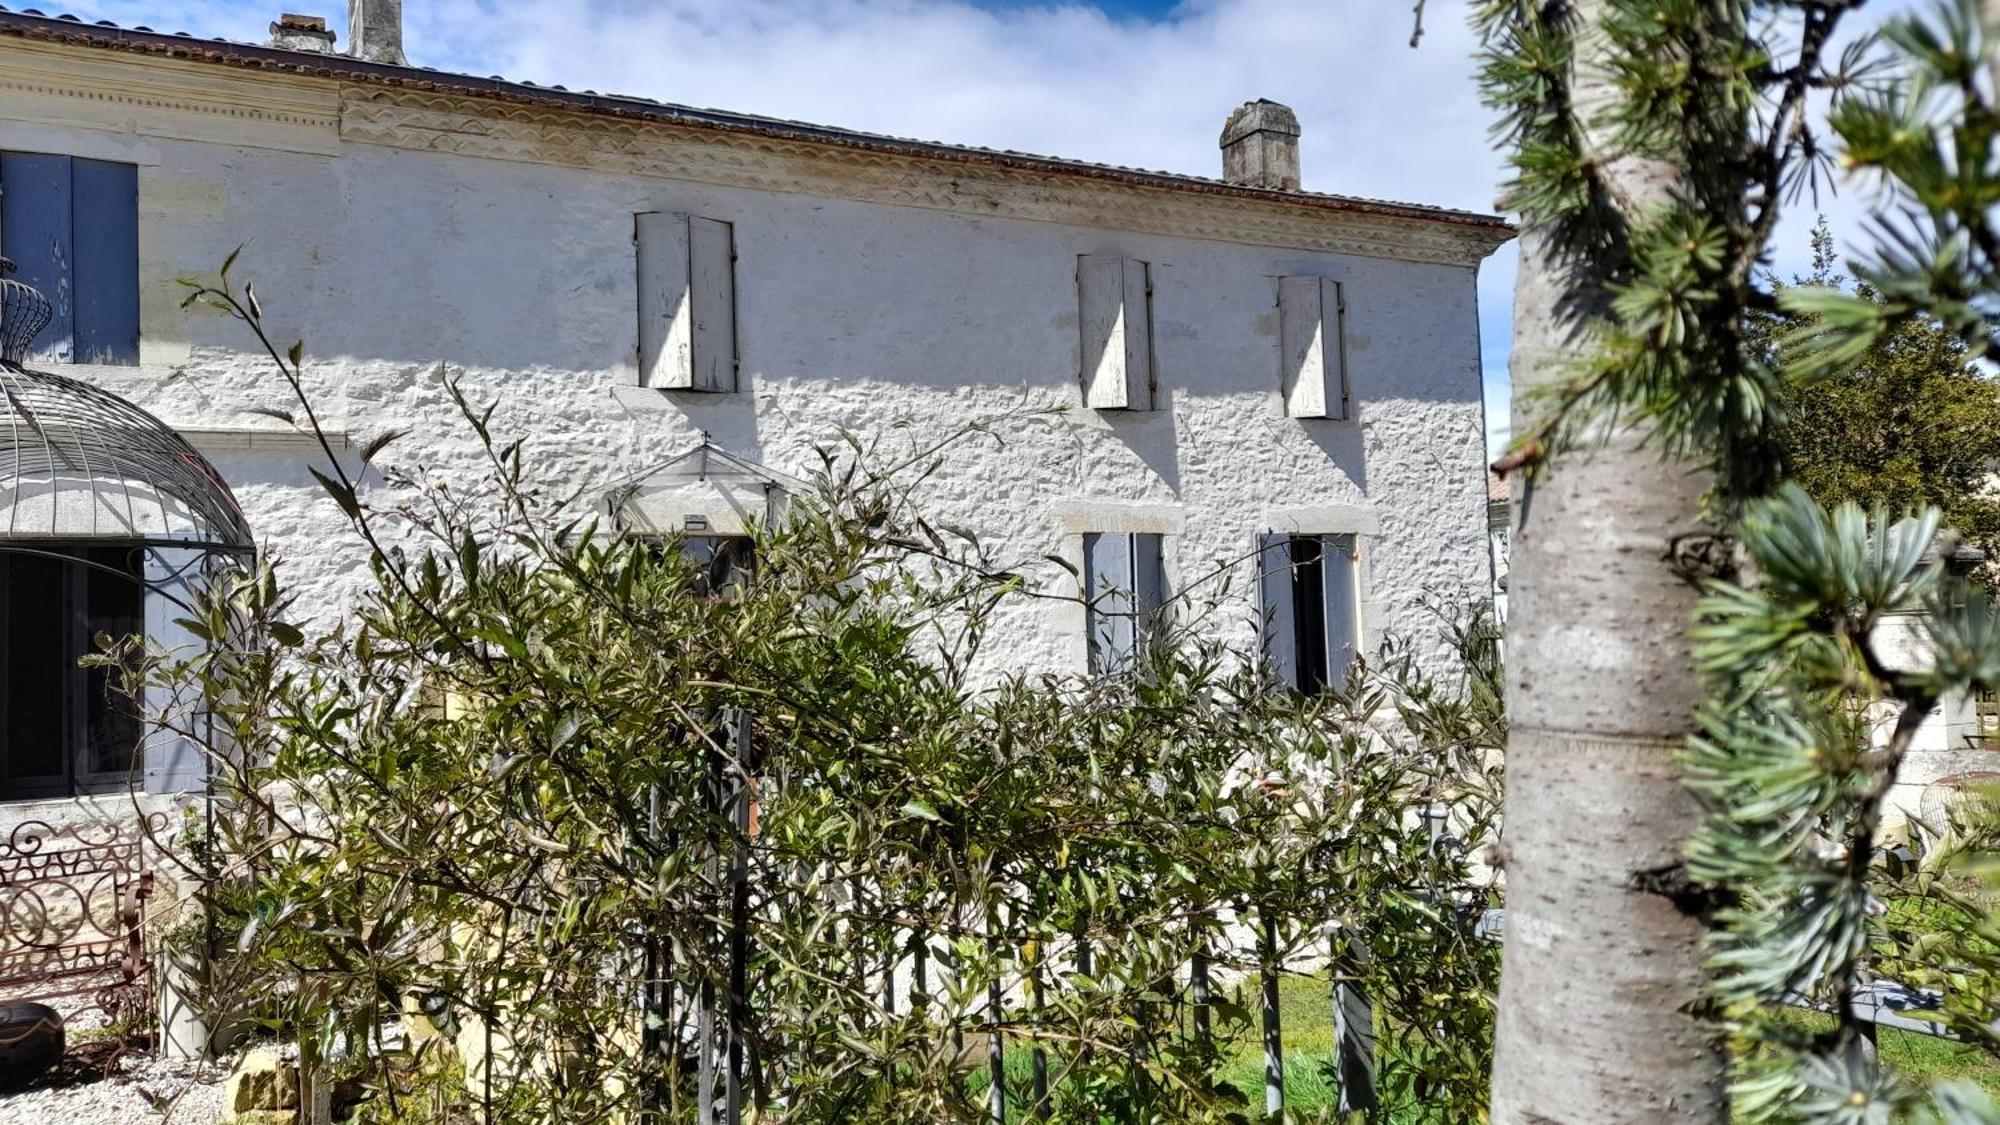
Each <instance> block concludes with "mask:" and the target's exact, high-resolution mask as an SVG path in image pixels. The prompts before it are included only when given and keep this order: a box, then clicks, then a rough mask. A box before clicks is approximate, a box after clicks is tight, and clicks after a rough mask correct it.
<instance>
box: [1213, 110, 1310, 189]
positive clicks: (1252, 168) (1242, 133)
mask: <svg viewBox="0 0 2000 1125" xmlns="http://www.w3.org/2000/svg"><path fill="white" fill-rule="evenodd" d="M1222 178H1223V179H1225V180H1227V181H1229V182H1230V183H1232V184H1242V185H1243V186H1245V187H1261V188H1277V189H1278V190H1280V191H1297V190H1299V119H1298V117H1297V116H1296V115H1294V114H1293V113H1292V110H1291V107H1290V106H1283V105H1279V104H1278V103H1277V102H1267V101H1265V100H1264V99H1262V98H1258V99H1257V100H1256V101H1254V102H1244V103H1243V104H1242V105H1240V106H1238V107H1237V108H1236V112H1235V113H1232V114H1230V115H1229V123H1228V124H1226V125H1224V126H1223V127H1222Z"/></svg>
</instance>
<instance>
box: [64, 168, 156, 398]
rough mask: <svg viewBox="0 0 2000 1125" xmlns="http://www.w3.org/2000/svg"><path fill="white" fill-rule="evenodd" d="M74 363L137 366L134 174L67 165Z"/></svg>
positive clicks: (136, 192) (136, 196)
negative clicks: (70, 191)
mask: <svg viewBox="0 0 2000 1125" xmlns="http://www.w3.org/2000/svg"><path fill="white" fill-rule="evenodd" d="M71 179H72V184H73V192H74V194H73V195H72V196H71V199H72V207H71V214H72V216H73V230H72V234H71V239H70V241H71V245H72V247H73V250H74V253H75V258H76V263H75V274H76V344H75V355H76V361H77V362H78V363H115V364H135V363H138V362H139V169H138V168H137V167H135V166H134V165H131V164H115V163H112V162H110V161H107V160H84V159H81V158H79V159H77V160H74V161H72V162H71Z"/></svg>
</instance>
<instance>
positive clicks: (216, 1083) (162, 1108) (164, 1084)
mask: <svg viewBox="0 0 2000 1125" xmlns="http://www.w3.org/2000/svg"><path fill="white" fill-rule="evenodd" d="M226 1073H227V1071H226V1069H225V1068H223V1067H220V1066H217V1065H215V1064H213V1063H206V1064H204V1063H197V1062H176V1061H169V1060H166V1059H158V1058H154V1057H153V1056H151V1055H144V1054H132V1055H127V1056H126V1057H125V1058H124V1059H123V1060H121V1061H120V1064H119V1069H118V1071H117V1072H116V1073H113V1074H112V1075H111V1076H109V1077H106V1076H105V1075H104V1070H103V1065H102V1063H101V1062H98V1061H94V1060H92V1059H90V1058H88V1057H85V1055H84V1052H80V1051H72V1052H71V1053H70V1055H69V1057H68V1058H66V1059H64V1060H63V1065H62V1066H60V1067H58V1068H57V1069H56V1070H54V1071H51V1072H50V1073H49V1074H48V1075H46V1076H44V1077H43V1078H42V1080H41V1081H39V1082H37V1083H35V1084H34V1085H33V1086H30V1087H28V1088H27V1089H25V1090H19V1091H16V1092H14V1093H9V1094H0V1125H153V1123H155V1122H173V1123H175V1125H212V1123H213V1122H214V1121H215V1119H216V1118H217V1117H219V1116H221V1113H222V1080H223V1078H224V1077H225V1075H226Z"/></svg>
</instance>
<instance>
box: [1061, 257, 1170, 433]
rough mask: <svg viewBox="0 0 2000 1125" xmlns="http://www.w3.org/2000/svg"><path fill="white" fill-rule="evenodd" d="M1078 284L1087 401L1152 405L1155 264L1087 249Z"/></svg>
mask: <svg viewBox="0 0 2000 1125" xmlns="http://www.w3.org/2000/svg"><path fill="white" fill-rule="evenodd" d="M1076 289H1077V305H1078V309H1077V316H1078V321H1079V323H1080V324H1081V325H1082V326H1083V404H1084V405H1085V406H1089V407H1093V408H1095V409H1098V410H1151V409H1153V403H1154V390H1155V386H1154V383H1155V380H1154V374H1153V272H1152V267H1151V266H1149V265H1147V264H1146V263H1145V262H1139V261H1134V260H1132V259H1131V258H1113V257H1107V256H1105V255H1101V254H1085V255H1083V256H1082V257H1080V258H1078V259H1077V260H1076Z"/></svg>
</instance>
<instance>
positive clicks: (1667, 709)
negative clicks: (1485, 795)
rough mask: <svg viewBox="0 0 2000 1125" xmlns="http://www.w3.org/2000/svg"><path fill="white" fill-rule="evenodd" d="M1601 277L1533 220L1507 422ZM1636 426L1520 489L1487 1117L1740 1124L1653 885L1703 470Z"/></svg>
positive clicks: (1684, 821)
mask: <svg viewBox="0 0 2000 1125" xmlns="http://www.w3.org/2000/svg"><path fill="white" fill-rule="evenodd" d="M1604 6H1605V3H1604V0H1585V2H1582V3H1579V4H1578V5H1577V18H1578V20H1579V36H1578V46H1577V65H1576V70H1575V73H1574V74H1573V75H1572V89H1573V93H1574V99H1575V102H1576V104H1577V105H1578V106H1579V107H1580V110H1579V112H1580V113H1582V114H1584V115H1585V118H1586V120H1589V119H1590V114H1591V113H1592V108H1593V107H1601V106H1602V105H1604V104H1605V102H1604V99H1606V98H1611V97H1615V96H1616V93H1615V91H1613V90H1612V89H1611V88H1610V84H1609V83H1608V81H1606V80H1605V78H1604V70H1603V64H1602V59H1603V55H1604V47H1603V45H1602V41H1601V39H1600V38H1599V37H1597V36H1596V35H1594V34H1592V32H1591V29H1592V28H1593V27H1595V26H1596V23H1597V21H1598V20H1599V19H1600V18H1601V17H1602V14H1603V9H1604ZM1589 132H1590V130H1588V129H1587V130H1586V133H1589ZM1594 139H1595V138H1592V137H1588V136H1587V137H1586V147H1587V148H1599V149H1600V153H1599V155H1600V156H1602V157H1603V159H1600V161H1599V162H1598V167H1599V168H1600V171H1601V174H1602V175H1603V177H1604V179H1605V180H1606V186H1607V187H1608V188H1609V189H1610V193H1611V196H1612V198H1613V199H1614V200H1615V201H1616V203H1617V206H1618V207H1619V208H1620V209H1621V210H1623V211H1624V212H1625V213H1626V214H1627V215H1628V216H1636V215H1637V214H1639V213H1641V212H1642V211H1644V210H1646V209H1647V208H1650V207H1653V206H1657V205H1659V204H1661V203H1664V202H1665V201H1666V200H1667V198H1668V195H1669V193H1670V191H1671V189H1672V188H1673V186H1674V184H1675V182H1676V180H1677V179H1678V178H1679V169H1677V168H1675V167H1674V166H1673V165H1672V164H1671V163H1668V162H1662V161H1660V160H1657V159H1649V160H1640V159H1633V158H1629V157H1617V156H1613V155H1610V154H1605V153H1602V152H1601V146H1598V145H1592V144H1591V143H1590V141H1591V140H1594ZM1594 264H1595V263H1594ZM1601 284H1602V278H1601V277H1595V276H1591V274H1590V272H1589V269H1588V268H1586V269H1582V270H1579V269H1578V268H1576V267H1575V266H1574V265H1573V264H1570V263H1565V262H1563V261H1561V260H1559V259H1558V257H1557V256H1556V254H1555V253H1554V251H1553V249H1552V247H1551V244H1550V239H1549V237H1548V232H1546V231H1544V230H1538V229H1534V228H1532V227H1531V228H1530V229H1528V230H1526V231H1524V233H1523V235H1522V239H1521V272H1520V279H1519V282H1518V284H1517V286H1516V288H1515V294H1514V346H1513V353H1512V357H1511V362H1510V367H1511V373H1512V377H1513V384H1514V411H1515V414H1514V417H1515V419H1516V424H1517V425H1524V424H1532V418H1530V417H1528V415H1529V413H1530V410H1531V408H1532V404H1531V403H1530V401H1529V399H1528V396H1529V395H1530V394H1531V393H1532V392H1533V391H1534V389H1535V388H1536V387H1538V386H1543V385H1547V384H1550V383H1555V382H1559V381H1561V380H1563V379H1564V378H1566V377H1567V376H1568V375H1569V374H1570V373H1571V372H1572V371H1573V370H1574V368H1573V366H1572V363H1573V360H1574V358H1575V356H1576V354H1577V352H1578V350H1579V349H1580V348H1582V347H1585V346H1587V345H1586V344H1585V342H1584V341H1583V340H1582V338H1581V336H1580V333H1579V329H1580V328H1581V327H1582V323H1583V322H1584V321H1585V320H1587V318H1588V317H1589V316H1591V315H1595V314H1594V313H1593V311H1592V310H1595V309H1601V308H1602V290H1601ZM1559 310H1561V311H1559ZM1644 438H1645V433H1644V430H1643V428H1640V427H1624V428H1620V429H1617V430H1615V431H1610V432H1607V431H1605V430H1602V429H1600V430H1598V431H1596V432H1594V433H1593V434H1592V435H1591V439H1593V440H1587V441H1586V442H1585V443H1583V445H1582V446H1581V447H1580V448H1578V449H1577V450H1576V451H1575V452H1571V453H1568V454H1565V455H1564V456H1562V457H1561V458H1560V459H1559V460H1558V462H1557V463H1556V464H1555V465H1554V466H1553V467H1552V468H1551V469H1550V470H1549V471H1548V473H1547V474H1546V475H1545V476H1544V477H1543V478H1542V479H1540V480H1539V481H1537V482H1536V483H1535V485H1534V487H1533V488H1532V489H1525V488H1524V487H1523V485H1522V483H1521V482H1520V481H1519V480H1518V479H1517V480H1516V482H1515V485H1514V501H1515V503H1514V509H1515V513H1516V517H1515V527H1514V540H1513V557H1512V568H1511V572H1510V579H1509V580H1510V583H1511V586H1512V589H1511V590H1510V591H1509V595H1508V600H1509V621H1508V625H1509V636H1508V642H1507V679H1508V717H1509V723H1510V730H1511V733H1510V735H1509V738H1508V745H1507V808H1506V821H1505V823H1506V838H1505V870H1506V877H1507V931H1506V934H1507V936H1506V947H1505V951H1504V954H1503V958H1502V971H1501V980H1500V1000H1499V1026H1498V1029H1497V1040H1496V1043H1495V1053H1494V1071H1493V1101H1492V1113H1491V1117H1492V1120H1493V1121H1494V1122H1495V1123H1496V1125H1545V1123H1561V1125H1606V1123H1614V1122H1723V1121H1727V1120H1728V1112H1729V1100H1728V1093H1727V1089H1726V1057H1725V1055H1724V1052H1723V1045H1722V1042H1721V1040H1720V1037H1719V1035H1718V1033H1717V1030H1716V1028H1715V1027H1714V1026H1713V1025H1711V1024H1708V1023H1705V1022H1704V1021H1703V1020H1702V1019H1700V1018H1698V1015H1697V1013H1698V1012H1699V1011H1700V1010H1701V1008H1702V1000H1703V996H1704V990H1705V984H1706V977H1705V974H1704V973H1703V971H1702V968H1701V949H1700V942H1701V939H1702V935H1703V932H1704V929H1705V926H1704V923H1703V920H1702V919H1701V918H1699V917H1697V916H1695V915H1693V914H1691V913H1688V912H1686V911H1684V910H1683V909H1681V908H1680V907H1678V906H1677V905H1676V903H1675V901H1674V899H1672V898H1671V897H1669V896H1668V895H1667V894H1665V893H1662V892H1663V890H1665V889H1669V888H1670V887H1671V884H1672V876H1673V875H1674V874H1675V873H1677V872H1678V870H1679V866H1678V865H1679V864H1680V861H1681V848H1682V845H1683V842H1684V841H1685V840H1686V838H1687V836H1688V834H1689V832H1690V831H1691V830H1692V828H1693V827H1694V824H1695V821H1696V818H1697V808H1696V806H1695V803H1694V801H1693V799H1692V798H1691V797H1690V795H1689V794H1688V792H1687V791H1686V790H1685V789H1684V788H1683V787H1682V785H1681V782H1680V779H1679V775H1678V770H1677V768H1676V765H1675V760H1674V759H1675V755H1676V753H1677V751H1678V750H1679V748H1680V746H1681V745H1682V743H1683V740H1684V739H1685V737H1686V735H1687V733H1688V731H1689V730H1690V728H1691V726H1692V722H1693V715H1694V709H1695V705H1696V702H1697V700H1698V698H1699V694H1700V689H1699V685H1698V683H1697V680H1696V677H1695V674H1694V670H1693V663H1692V660H1691V658H1690V648H1689V640H1688V636H1687V632H1688V627H1689V625H1690V624H1691V621H1692V615H1693V610H1694V604H1695V599H1696V596H1697V591H1696V589H1695V587H1694V586H1693V584H1692V583H1691V582H1689V581H1687V580H1685V579H1684V578H1682V577H1681V576H1680V575H1678V574H1677V573H1675V571H1674V570H1673V568H1672V567H1671V566H1670V565H1669V555H1670V553H1671V545H1672V542H1673V540H1674V538H1675V537H1676V536H1677V535H1680V534H1683V533H1696V532H1698V531H1699V530H1700V528H1699V524H1698V515H1699V509H1700V500H1701V497H1702V495H1703V493H1704V492H1705V491H1706V490H1707V489H1708V487H1709V485H1710V483H1711V477H1710V475H1709V474H1708V473H1707V472H1705V471H1703V470H1701V469H1700V468H1699V467H1698V466H1695V465H1692V464H1689V463H1685V462H1674V461H1670V460H1665V459H1663V455H1662V453H1661V451H1660V450H1659V448H1658V447H1656V446H1646V445H1645V444H1644ZM1597 439H1601V440H1597Z"/></svg>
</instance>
